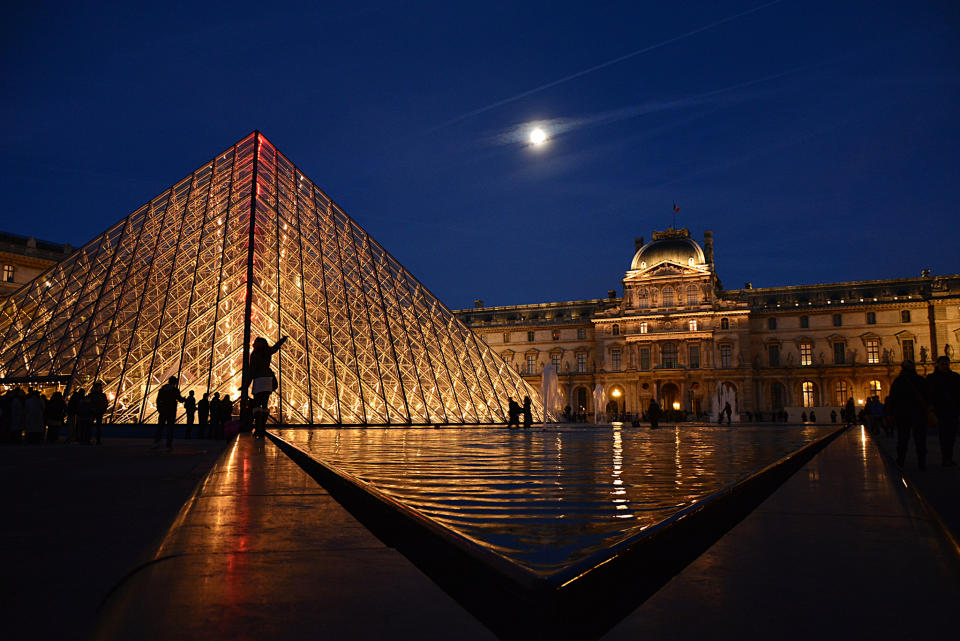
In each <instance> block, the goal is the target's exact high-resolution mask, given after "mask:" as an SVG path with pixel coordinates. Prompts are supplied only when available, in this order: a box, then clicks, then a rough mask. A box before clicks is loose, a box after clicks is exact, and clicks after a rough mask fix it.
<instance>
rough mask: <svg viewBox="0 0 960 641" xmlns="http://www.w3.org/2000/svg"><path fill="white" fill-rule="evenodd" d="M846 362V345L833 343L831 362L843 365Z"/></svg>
mask: <svg viewBox="0 0 960 641" xmlns="http://www.w3.org/2000/svg"><path fill="white" fill-rule="evenodd" d="M846 362H847V346H846V345H845V344H844V343H834V344H833V364H834V365H844V364H846Z"/></svg>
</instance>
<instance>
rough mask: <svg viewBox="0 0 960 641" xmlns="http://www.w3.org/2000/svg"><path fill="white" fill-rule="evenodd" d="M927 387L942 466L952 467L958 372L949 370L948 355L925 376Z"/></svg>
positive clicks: (959, 407) (959, 412)
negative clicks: (935, 417)
mask: <svg viewBox="0 0 960 641" xmlns="http://www.w3.org/2000/svg"><path fill="white" fill-rule="evenodd" d="M927 387H928V389H929V391H930V403H931V404H932V405H933V411H934V413H935V414H936V415H937V426H938V428H939V431H940V460H941V461H942V463H943V466H944V467H953V466H954V465H956V462H954V460H953V444H954V442H955V441H956V439H957V423H958V419H960V374H957V373H956V372H954V371H951V369H950V358H949V357H947V356H941V357H940V358H938V359H937V368H936V369H935V370H933V373H931V374H930V375H929V376H927Z"/></svg>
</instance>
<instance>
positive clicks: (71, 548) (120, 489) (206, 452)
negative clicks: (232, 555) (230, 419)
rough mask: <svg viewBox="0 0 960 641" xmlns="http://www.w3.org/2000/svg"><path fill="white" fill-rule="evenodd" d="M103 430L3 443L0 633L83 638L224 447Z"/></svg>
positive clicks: (14, 639)
mask: <svg viewBox="0 0 960 641" xmlns="http://www.w3.org/2000/svg"><path fill="white" fill-rule="evenodd" d="M151 443H152V439H144V438H105V439H104V445H102V446H100V447H97V446H79V445H32V446H26V445H6V446H2V447H0V488H2V490H0V491H2V493H3V499H2V501H3V506H4V510H3V515H4V516H3V519H2V525H0V549H2V550H3V562H2V568H3V569H2V571H0V613H2V617H3V618H2V621H3V625H2V626H0V637H2V638H3V639H4V640H5V641H19V640H20V639H31V640H35V639H57V640H65V641H69V640H71V639H84V638H86V637H87V636H88V634H89V631H90V628H91V626H92V624H93V622H94V620H95V618H96V613H97V612H96V610H97V607H98V606H99V604H100V602H101V601H102V600H103V599H104V597H105V596H106V595H107V593H108V592H109V591H110V589H111V588H113V587H114V586H115V585H116V584H117V582H118V581H120V580H121V579H122V578H123V576H124V575H125V574H126V573H127V572H128V571H129V570H130V569H131V568H132V567H133V566H134V565H135V563H136V562H137V561H138V560H139V559H140V557H141V556H142V555H144V554H145V553H146V552H148V551H149V550H150V549H151V548H152V547H153V546H154V545H155V544H156V542H157V541H159V540H160V538H161V537H162V536H163V534H164V533H165V532H166V530H167V528H168V527H169V526H170V524H171V522H172V521H173V518H174V517H175V516H176V514H177V511H178V510H179V509H180V507H181V506H182V505H183V503H184V501H185V500H186V499H187V498H188V497H189V496H190V494H191V492H192V491H193V490H194V488H195V487H196V484H197V483H198V481H199V480H200V479H201V478H202V477H203V476H204V475H205V474H206V472H207V471H208V470H209V469H210V467H211V465H212V464H213V462H214V461H215V460H216V458H217V457H218V456H219V454H220V452H221V451H222V449H223V447H224V445H225V444H224V443H223V442H217V441H196V440H194V441H179V442H177V443H176V444H175V446H174V450H173V452H169V453H168V452H166V451H165V450H151V449H150V445H151Z"/></svg>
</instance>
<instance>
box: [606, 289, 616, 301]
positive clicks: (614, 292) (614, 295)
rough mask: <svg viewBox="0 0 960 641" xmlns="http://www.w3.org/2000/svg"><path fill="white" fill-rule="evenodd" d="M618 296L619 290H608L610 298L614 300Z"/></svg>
mask: <svg viewBox="0 0 960 641" xmlns="http://www.w3.org/2000/svg"><path fill="white" fill-rule="evenodd" d="M616 297H617V290H615V289H608V290H607V298H609V299H610V300H613V299H614V298H616Z"/></svg>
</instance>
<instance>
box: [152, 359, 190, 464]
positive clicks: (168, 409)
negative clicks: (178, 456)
mask: <svg viewBox="0 0 960 641" xmlns="http://www.w3.org/2000/svg"><path fill="white" fill-rule="evenodd" d="M177 382H178V381H177V377H176V376H171V377H170V378H169V379H167V383H166V385H164V386H163V387H161V388H160V390H159V391H158V392H157V431H156V433H155V434H154V437H153V447H154V449H156V448H158V447H160V437H161V435H162V434H163V426H164V425H166V426H167V449H168V450H172V449H173V426H174V425H175V424H176V422H177V403H182V402H184V401H185V400H186V399H185V398H183V397H182V396H180V388H179V387H177Z"/></svg>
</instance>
